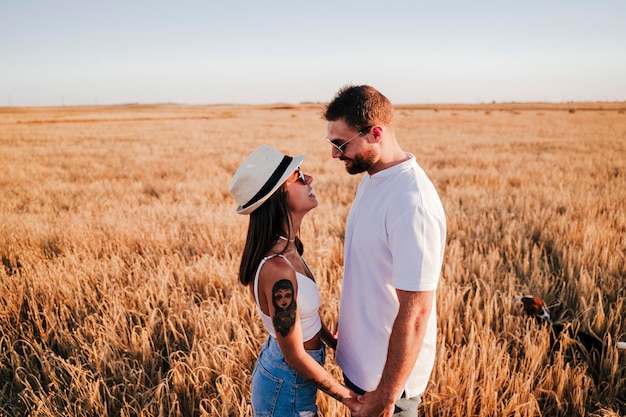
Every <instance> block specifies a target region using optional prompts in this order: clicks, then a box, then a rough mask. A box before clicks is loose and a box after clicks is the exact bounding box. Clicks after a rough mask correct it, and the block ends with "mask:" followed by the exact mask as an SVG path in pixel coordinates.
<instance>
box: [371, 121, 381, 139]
mask: <svg viewBox="0 0 626 417" xmlns="http://www.w3.org/2000/svg"><path fill="white" fill-rule="evenodd" d="M370 136H371V137H372V142H373V143H378V142H380V141H381V139H382V138H383V127H382V126H381V125H374V126H372V127H371V128H370Z"/></svg>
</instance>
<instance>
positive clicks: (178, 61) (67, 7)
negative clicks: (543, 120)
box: [0, 0, 626, 106]
mask: <svg viewBox="0 0 626 417" xmlns="http://www.w3.org/2000/svg"><path fill="white" fill-rule="evenodd" d="M345 84H369V85H372V86H374V87H376V88H378V89H379V90H380V91H381V92H383V94H385V95H386V96H387V97H388V98H389V99H390V100H391V101H392V102H393V103H395V104H404V103H484V102H491V101H497V102H511V101H519V102H527V101H552V102H561V101H604V100H608V101H624V100H626V0H587V1H578V0H568V1H564V0H554V1H552V0H516V1H509V0H494V1H481V0H475V1H460V0H458V1H445V0H443V1H439V0H428V1H422V0H402V1H391V0H387V1H382V0H379V1H370V0H360V1H341V0H334V1H327V0H319V1H308V2H302V1H297V0H296V1H293V0H292V1H283V0H279V1H271V0H268V1H258V0H256V1H237V0H220V1H215V0H204V1H199V0H198V1H192V0H169V1H160V0H123V1H121V0H106V1H91V0H80V1H78V0H58V1H53V0H41V1H35V0H0V106H39V105H40V106H60V105H93V104H118V103H164V102H173V103H181V104H217V103H233V104H269V103H300V102H311V101H312V102H327V101H329V100H330V99H331V98H332V96H333V95H334V94H335V92H336V91H337V89H339V88H340V87H341V86H343V85H345Z"/></svg>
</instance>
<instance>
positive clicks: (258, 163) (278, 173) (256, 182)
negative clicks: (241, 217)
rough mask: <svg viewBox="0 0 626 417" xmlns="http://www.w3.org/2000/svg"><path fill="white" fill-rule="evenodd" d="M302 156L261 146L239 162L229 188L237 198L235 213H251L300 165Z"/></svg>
mask: <svg viewBox="0 0 626 417" xmlns="http://www.w3.org/2000/svg"><path fill="white" fill-rule="evenodd" d="M303 160H304V155H298V156H293V157H292V156H288V155H285V154H283V153H282V152H280V151H278V150H276V149H275V148H273V147H271V146H269V145H261V146H260V147H259V148H257V149H256V150H255V151H254V152H252V153H251V154H250V155H249V156H248V157H247V158H246V159H244V161H243V162H242V163H241V165H240V166H239V168H237V172H235V176H234V177H233V179H232V181H231V182H230V187H229V188H228V191H230V193H231V194H232V196H233V197H234V198H235V200H236V201H237V209H236V210H237V213H239V214H250V213H252V212H253V211H254V210H256V209H257V208H258V207H259V206H260V205H261V204H263V203H264V202H265V200H267V199H268V198H270V196H271V195H272V194H274V192H275V191H276V190H278V188H279V187H280V186H281V185H282V184H283V183H284V182H285V181H286V180H287V178H289V176H290V175H291V174H292V173H293V172H294V171H295V170H296V169H297V168H298V167H299V166H300V164H301V163H302V161H303Z"/></svg>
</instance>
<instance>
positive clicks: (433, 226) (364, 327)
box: [336, 154, 446, 398]
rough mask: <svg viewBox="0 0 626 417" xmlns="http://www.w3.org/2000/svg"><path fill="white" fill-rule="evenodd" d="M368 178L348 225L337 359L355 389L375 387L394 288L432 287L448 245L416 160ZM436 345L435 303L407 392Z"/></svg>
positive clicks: (420, 379) (417, 388)
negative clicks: (355, 386)
mask: <svg viewBox="0 0 626 417" xmlns="http://www.w3.org/2000/svg"><path fill="white" fill-rule="evenodd" d="M408 156H410V159H409V160H407V161H405V162H403V163H401V164H398V165H395V166H393V167H391V168H387V169H385V170H382V171H380V172H377V173H376V174H374V175H369V174H367V173H366V174H365V175H364V177H363V180H362V181H361V184H360V185H359V188H358V190H357V193H356V197H355V200H354V203H353V204H352V207H351V209H350V213H349V215H348V220H347V225H346V237H345V242H344V252H345V253H344V280H343V288H342V291H341V301H340V306H339V340H338V344H337V352H336V360H337V363H338V364H339V366H340V367H341V368H342V370H343V372H344V373H345V374H346V376H347V377H348V378H349V379H350V381H352V382H353V383H354V384H356V385H357V386H358V387H360V388H362V389H364V390H366V391H372V390H374V389H376V387H377V386H378V382H379V381H380V377H381V375H382V371H383V367H384V365H385V361H386V359H387V347H388V344H389V336H390V334H391V328H392V326H393V322H394V320H395V318H396V316H397V313H398V306H399V304H398V298H397V294H396V289H400V290H405V291H434V290H436V289H437V284H438V282H439V275H440V272H441V265H442V262H443V254H444V248H445V243H446V219H445V213H444V211H443V206H442V204H441V200H440V199H439V195H438V194H437V191H436V190H435V187H434V186H433V184H432V183H431V181H430V180H429V179H428V177H427V176H426V174H425V173H424V171H423V170H422V168H421V167H420V166H419V165H418V164H417V162H416V161H415V157H414V156H413V155H411V154H408ZM436 345H437V315H436V302H435V300H433V306H432V311H431V314H430V317H429V319H428V325H427V329H426V334H425V337H424V342H423V344H422V349H421V351H420V353H419V356H418V358H417V361H416V363H415V366H414V368H413V371H412V372H411V375H410V376H409V378H408V380H407V381H406V384H405V387H404V392H405V395H406V396H407V397H409V398H410V397H414V396H415V395H418V394H421V393H423V392H424V390H425V389H426V385H427V384H428V380H429V378H430V373H431V371H432V368H433V364H434V362H435V349H436Z"/></svg>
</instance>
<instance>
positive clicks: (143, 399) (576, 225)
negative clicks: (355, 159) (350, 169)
mask: <svg viewBox="0 0 626 417" xmlns="http://www.w3.org/2000/svg"><path fill="white" fill-rule="evenodd" d="M625 108H626V104H624V103H587V104H581V103H565V104H562V105H547V104H537V105H531V104H524V105H514V104H508V105H497V104H495V103H494V104H490V105H485V106H439V107H427V106H401V107H398V108H397V124H398V136H399V138H400V140H401V143H402V145H403V147H404V148H405V149H406V150H408V151H411V152H413V153H415V154H416V156H417V159H418V161H419V162H420V164H421V165H422V166H423V167H424V168H425V170H426V171H427V172H428V173H429V174H430V176H431V178H432V179H433V181H434V182H435V184H436V186H437V187H438V189H439V190H440V193H441V196H442V200H443V202H444V206H445V209H446V212H447V217H448V230H449V235H448V247H447V253H446V258H445V261H444V268H443V274H442V280H441V285H440V290H439V292H438V307H439V328H440V332H439V335H440V337H439V355H438V358H437V362H436V365H435V369H434V372H433V374H432V384H431V385H430V387H429V389H428V391H427V393H426V395H425V397H424V401H423V403H422V406H421V412H422V413H423V414H422V415H427V416H460V415H465V416H537V415H544V416H583V415H591V416H603V417H608V416H618V415H624V414H626V390H624V386H626V355H625V354H624V352H621V353H620V352H618V351H617V350H616V349H615V348H613V347H612V344H613V342H615V341H616V340H625V339H626V323H625V319H626V292H625V290H624V284H625V281H626V280H625V277H626V259H625V254H626V211H625V210H624V202H625V201H626V114H624V109H625ZM320 112H321V106H320V105H318V104H306V105H301V106H255V107H253V106H248V107H246V106H239V107H237V106H207V107H199V106H195V107H185V106H120V107H101V108H97V107H85V108H36V109H0V167H2V174H1V175H0V192H1V193H2V198H1V199H0V258H1V259H2V266H0V286H1V291H2V295H3V296H2V297H1V298H0V415H7V416H21V415H30V416H96V415H97V416H208V415H211V416H244V415H250V412H251V409H250V406H249V404H248V402H247V397H248V394H249V387H250V375H251V370H252V366H253V363H254V361H255V358H256V354H257V351H258V349H259V346H260V344H261V343H262V342H263V339H264V338H265V334H264V331H263V329H262V326H261V323H260V320H259V318H258V317H257V314H256V312H255V311H254V307H253V304H252V302H251V300H250V298H249V296H248V294H247V292H246V291H245V290H244V289H243V288H242V287H241V286H240V285H239V284H238V283H237V280H236V271H237V267H238V262H239V254H240V250H241V248H242V245H243V239H244V235H245V229H246V227H247V219H246V218H245V217H243V216H238V215H236V214H235V213H234V209H233V208H234V202H233V201H232V199H231V197H230V196H229V194H228V183H229V181H230V178H231V176H232V174H233V172H234V171H235V169H236V167H237V166H238V164H239V163H240V161H241V160H242V159H243V158H244V156H245V155H247V154H248V153H249V152H250V151H251V150H252V149H253V148H254V147H256V146H258V145H260V144H262V143H269V144H271V145H274V146H276V147H278V148H279V149H281V150H283V151H285V152H287V153H291V154H296V153H306V154H307V159H306V160H305V162H304V165H303V168H304V169H305V171H306V172H308V173H310V174H312V175H313V176H314V178H315V182H314V186H315V188H316V191H317V194H318V197H319V199H320V201H321V204H320V207H319V208H318V209H316V210H314V211H313V212H312V213H311V214H310V215H309V217H308V218H307V220H306V221H305V225H304V226H303V230H302V238H303V240H304V242H305V244H306V254H305V255H306V257H307V259H308V261H309V262H310V263H311V264H312V266H313V269H314V270H315V271H316V273H317V277H318V281H319V285H320V288H321V291H322V296H323V303H324V305H323V310H324V311H323V316H324V318H325V320H326V321H327V322H328V323H333V322H334V321H335V320H336V318H337V309H338V300H339V290H340V285H341V265H342V242H343V228H344V221H345V217H346V215H347V211H348V209H349V206H350V203H351V201H352V197H353V194H354V191H355V187H356V185H357V183H358V180H359V178H357V177H350V176H348V175H347V174H345V172H344V170H343V167H342V165H341V164H340V163H338V162H337V161H333V160H331V158H330V149H329V147H328V145H327V144H326V143H325V142H324V141H323V139H322V138H323V136H324V134H325V124H324V123H323V121H322V120H321V118H320ZM528 293H531V294H534V295H538V296H541V297H543V298H545V299H546V301H547V302H548V304H550V305H554V304H556V306H555V307H554V308H553V309H552V313H553V316H555V317H556V318H557V319H561V320H576V321H577V323H578V324H579V326H580V328H581V329H584V330H586V331H591V332H593V333H595V334H597V335H599V336H600V337H602V338H603V340H604V341H605V342H606V343H607V344H611V347H609V348H607V349H605V351H604V352H603V353H602V354H601V355H591V356H588V355H585V354H584V353H581V352H580V351H579V349H577V346H576V343H575V342H574V341H572V340H569V341H568V340H566V341H565V343H564V344H563V345H562V346H561V348H559V349H558V350H556V351H555V350H552V349H551V347H550V340H549V335H548V332H547V331H546V330H545V329H542V328H540V327H539V326H538V325H537V324H535V323H534V322H531V321H528V320H527V319H525V318H524V317H522V316H521V315H520V313H519V310H518V309H517V308H516V306H515V303H514V300H513V297H514V295H515V294H528ZM327 367H328V368H329V369H331V370H332V372H335V373H336V374H338V373H339V370H338V369H337V367H336V366H335V365H334V362H333V357H332V354H331V355H330V357H329V360H328V362H327ZM319 403H320V405H321V407H322V409H323V411H324V413H325V415H327V416H334V415H344V412H345V410H344V409H343V408H342V407H341V406H339V405H338V404H337V403H335V402H334V401H332V400H329V399H328V397H325V396H322V395H320V397H319Z"/></svg>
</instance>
